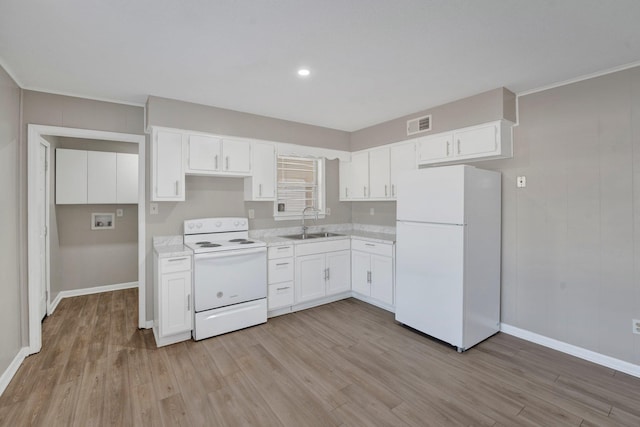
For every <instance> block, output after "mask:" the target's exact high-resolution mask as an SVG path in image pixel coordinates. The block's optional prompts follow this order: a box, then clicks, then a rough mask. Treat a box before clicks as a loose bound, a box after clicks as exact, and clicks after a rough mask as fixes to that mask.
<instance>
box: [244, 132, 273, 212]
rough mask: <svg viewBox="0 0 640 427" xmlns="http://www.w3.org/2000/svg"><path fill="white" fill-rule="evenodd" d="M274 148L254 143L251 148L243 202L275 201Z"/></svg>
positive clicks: (269, 145)
mask: <svg viewBox="0 0 640 427" xmlns="http://www.w3.org/2000/svg"><path fill="white" fill-rule="evenodd" d="M275 197H276V148H275V146H273V145H272V144H264V143H260V142H254V143H253V145H252V147H251V177H249V178H245V188H244V199H245V200H275Z"/></svg>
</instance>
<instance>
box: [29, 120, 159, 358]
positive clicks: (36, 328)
mask: <svg viewBox="0 0 640 427" xmlns="http://www.w3.org/2000/svg"><path fill="white" fill-rule="evenodd" d="M45 135H49V136H60V137H71V138H84V139H99V140H104V141H118V142H130V143H134V144H138V327H139V328H147V320H146V265H145V264H146V262H145V260H146V246H145V219H146V211H145V206H146V205H145V198H146V193H145V185H146V171H145V163H146V162H145V147H146V136H145V135H136V134H129V133H118V132H106V131H98V130H89V129H77V128H67V127H59V126H45V125H34V124H29V125H28V134H27V245H28V246H27V247H28V253H27V266H28V268H27V271H28V312H29V322H28V329H29V354H34V353H37V352H39V351H40V349H41V347H42V324H41V320H42V319H39V310H38V303H39V301H40V288H39V277H40V260H39V251H40V241H39V240H40V239H39V238H38V212H37V203H38V187H37V181H38V179H37V177H38V175H37V173H38V154H39V153H38V151H39V147H40V141H41V139H44V138H43V136H45ZM47 234H48V233H47ZM47 241H48V239H47ZM47 252H48V249H47ZM48 302H49V301H47V305H48ZM48 311H49V307H47V312H48Z"/></svg>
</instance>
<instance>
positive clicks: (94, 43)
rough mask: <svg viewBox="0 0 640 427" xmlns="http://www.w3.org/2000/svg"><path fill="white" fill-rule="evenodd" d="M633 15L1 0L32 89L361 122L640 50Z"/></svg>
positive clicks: (450, 2) (467, 7) (333, 0)
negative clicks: (303, 70)
mask: <svg viewBox="0 0 640 427" xmlns="http://www.w3.org/2000/svg"><path fill="white" fill-rule="evenodd" d="M639 22H640V1H638V0H483V1H478V0H56V1H51V0H0V63H1V64H2V65H3V66H4V67H5V69H6V70H7V71H8V72H9V73H10V74H11V75H12V76H13V77H14V78H15V79H16V80H17V82H18V84H20V85H21V86H22V87H24V88H26V89H33V90H41V91H47V92H54V93H64V94H70V95H76V96H83V97H88V98H96V99H107V100H114V101H121V102H127V103H137V104H143V103H144V102H145V101H146V98H147V96H148V95H156V96H162V97H167V98H174V99H180V100H185V101H190V102H197V103H201V104H207V105H213V106H217V107H222V108H228V109H232V110H238V111H245V112H250V113H255V114H260V115H265V116H270V117H277V118H282V119H287V120H294V121H298V122H303V123H310V124H315V125H319V126H326V127H330V128H334V129H342V130H347V131H353V130H357V129H361V128H363V127H367V126H370V125H373V124H376V123H380V122H383V121H386V120H390V119H392V118H395V117H399V116H403V115H406V114H410V113H413V112H417V111H420V110H423V109H426V108H430V107H433V106H436V105H440V104H443V103H446V102H449V101H453V100H456V99H460V98H464V97H467V96H471V95H475V94H477V93H480V92H484V91H486V90H490V89H494V88H497V87H501V86H505V87H507V88H508V89H510V90H512V91H514V92H516V93H519V92H523V91H527V90H531V89H534V88H539V87H541V86H546V85H549V84H552V83H556V82H560V81H564V80H567V79H572V78H575V77H578V76H583V75H587V74H591V73H595V72H599V71H602V70H607V69H612V68H615V67H619V66H622V65H625V64H630V63H635V62H637V61H640V24H639ZM303 65H304V66H308V67H309V68H310V69H311V72H312V75H311V77H309V78H307V79H305V80H303V79H300V78H298V77H297V76H296V69H297V68H298V67H299V66H303Z"/></svg>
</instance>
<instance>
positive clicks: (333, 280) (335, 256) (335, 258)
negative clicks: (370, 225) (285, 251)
mask: <svg viewBox="0 0 640 427" xmlns="http://www.w3.org/2000/svg"><path fill="white" fill-rule="evenodd" d="M350 272H351V251H350V242H349V239H340V240H328V241H323V242H317V243H304V244H299V245H296V257H295V302H296V304H297V303H302V302H307V301H312V300H315V299H319V298H323V297H326V296H331V295H336V294H339V293H342V292H347V291H349V290H350V289H351V276H350Z"/></svg>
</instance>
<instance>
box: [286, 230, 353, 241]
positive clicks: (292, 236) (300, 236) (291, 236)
mask: <svg viewBox="0 0 640 427" xmlns="http://www.w3.org/2000/svg"><path fill="white" fill-rule="evenodd" d="M335 236H344V234H338V233H329V232H328V231H323V232H322V233H307V234H289V235H288V236H281V237H284V238H285V239H293V240H307V239H318V238H321V237H335Z"/></svg>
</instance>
